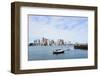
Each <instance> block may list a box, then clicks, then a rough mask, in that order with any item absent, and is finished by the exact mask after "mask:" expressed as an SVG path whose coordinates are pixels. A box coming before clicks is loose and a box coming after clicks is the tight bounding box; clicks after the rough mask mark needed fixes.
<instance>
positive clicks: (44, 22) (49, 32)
mask: <svg viewBox="0 0 100 76" xmlns="http://www.w3.org/2000/svg"><path fill="white" fill-rule="evenodd" d="M43 37H45V38H48V39H53V40H57V39H64V40H65V41H71V42H73V43H75V42H79V43H87V42H88V18H87V17H75V16H39V15H37V16H36V15H30V16H29V42H33V40H35V39H41V38H43Z"/></svg>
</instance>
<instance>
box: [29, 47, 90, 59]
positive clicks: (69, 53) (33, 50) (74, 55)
mask: <svg viewBox="0 0 100 76" xmlns="http://www.w3.org/2000/svg"><path fill="white" fill-rule="evenodd" d="M56 49H63V50H64V53H61V54H53V51H55V50H56ZM80 58H88V50H82V49H74V46H73V45H70V46H29V48H28V60H29V61H31V60H55V59H80Z"/></svg>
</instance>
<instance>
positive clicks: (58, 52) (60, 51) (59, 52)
mask: <svg viewBox="0 0 100 76" xmlns="http://www.w3.org/2000/svg"><path fill="white" fill-rule="evenodd" d="M61 53H64V50H62V49H56V50H55V51H53V54H61Z"/></svg>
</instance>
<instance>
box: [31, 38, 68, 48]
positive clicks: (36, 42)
mask: <svg viewBox="0 0 100 76" xmlns="http://www.w3.org/2000/svg"><path fill="white" fill-rule="evenodd" d="M65 44H66V42H64V40H63V39H58V40H57V41H54V40H50V39H47V38H42V39H41V40H40V39H37V40H34V41H33V45H34V46H38V45H41V46H52V45H65Z"/></svg>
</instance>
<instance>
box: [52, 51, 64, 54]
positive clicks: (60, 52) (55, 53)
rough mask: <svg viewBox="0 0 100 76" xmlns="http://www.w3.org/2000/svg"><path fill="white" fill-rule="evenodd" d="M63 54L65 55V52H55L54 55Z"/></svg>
mask: <svg viewBox="0 0 100 76" xmlns="http://www.w3.org/2000/svg"><path fill="white" fill-rule="evenodd" d="M61 53H64V51H61V52H53V54H61Z"/></svg>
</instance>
